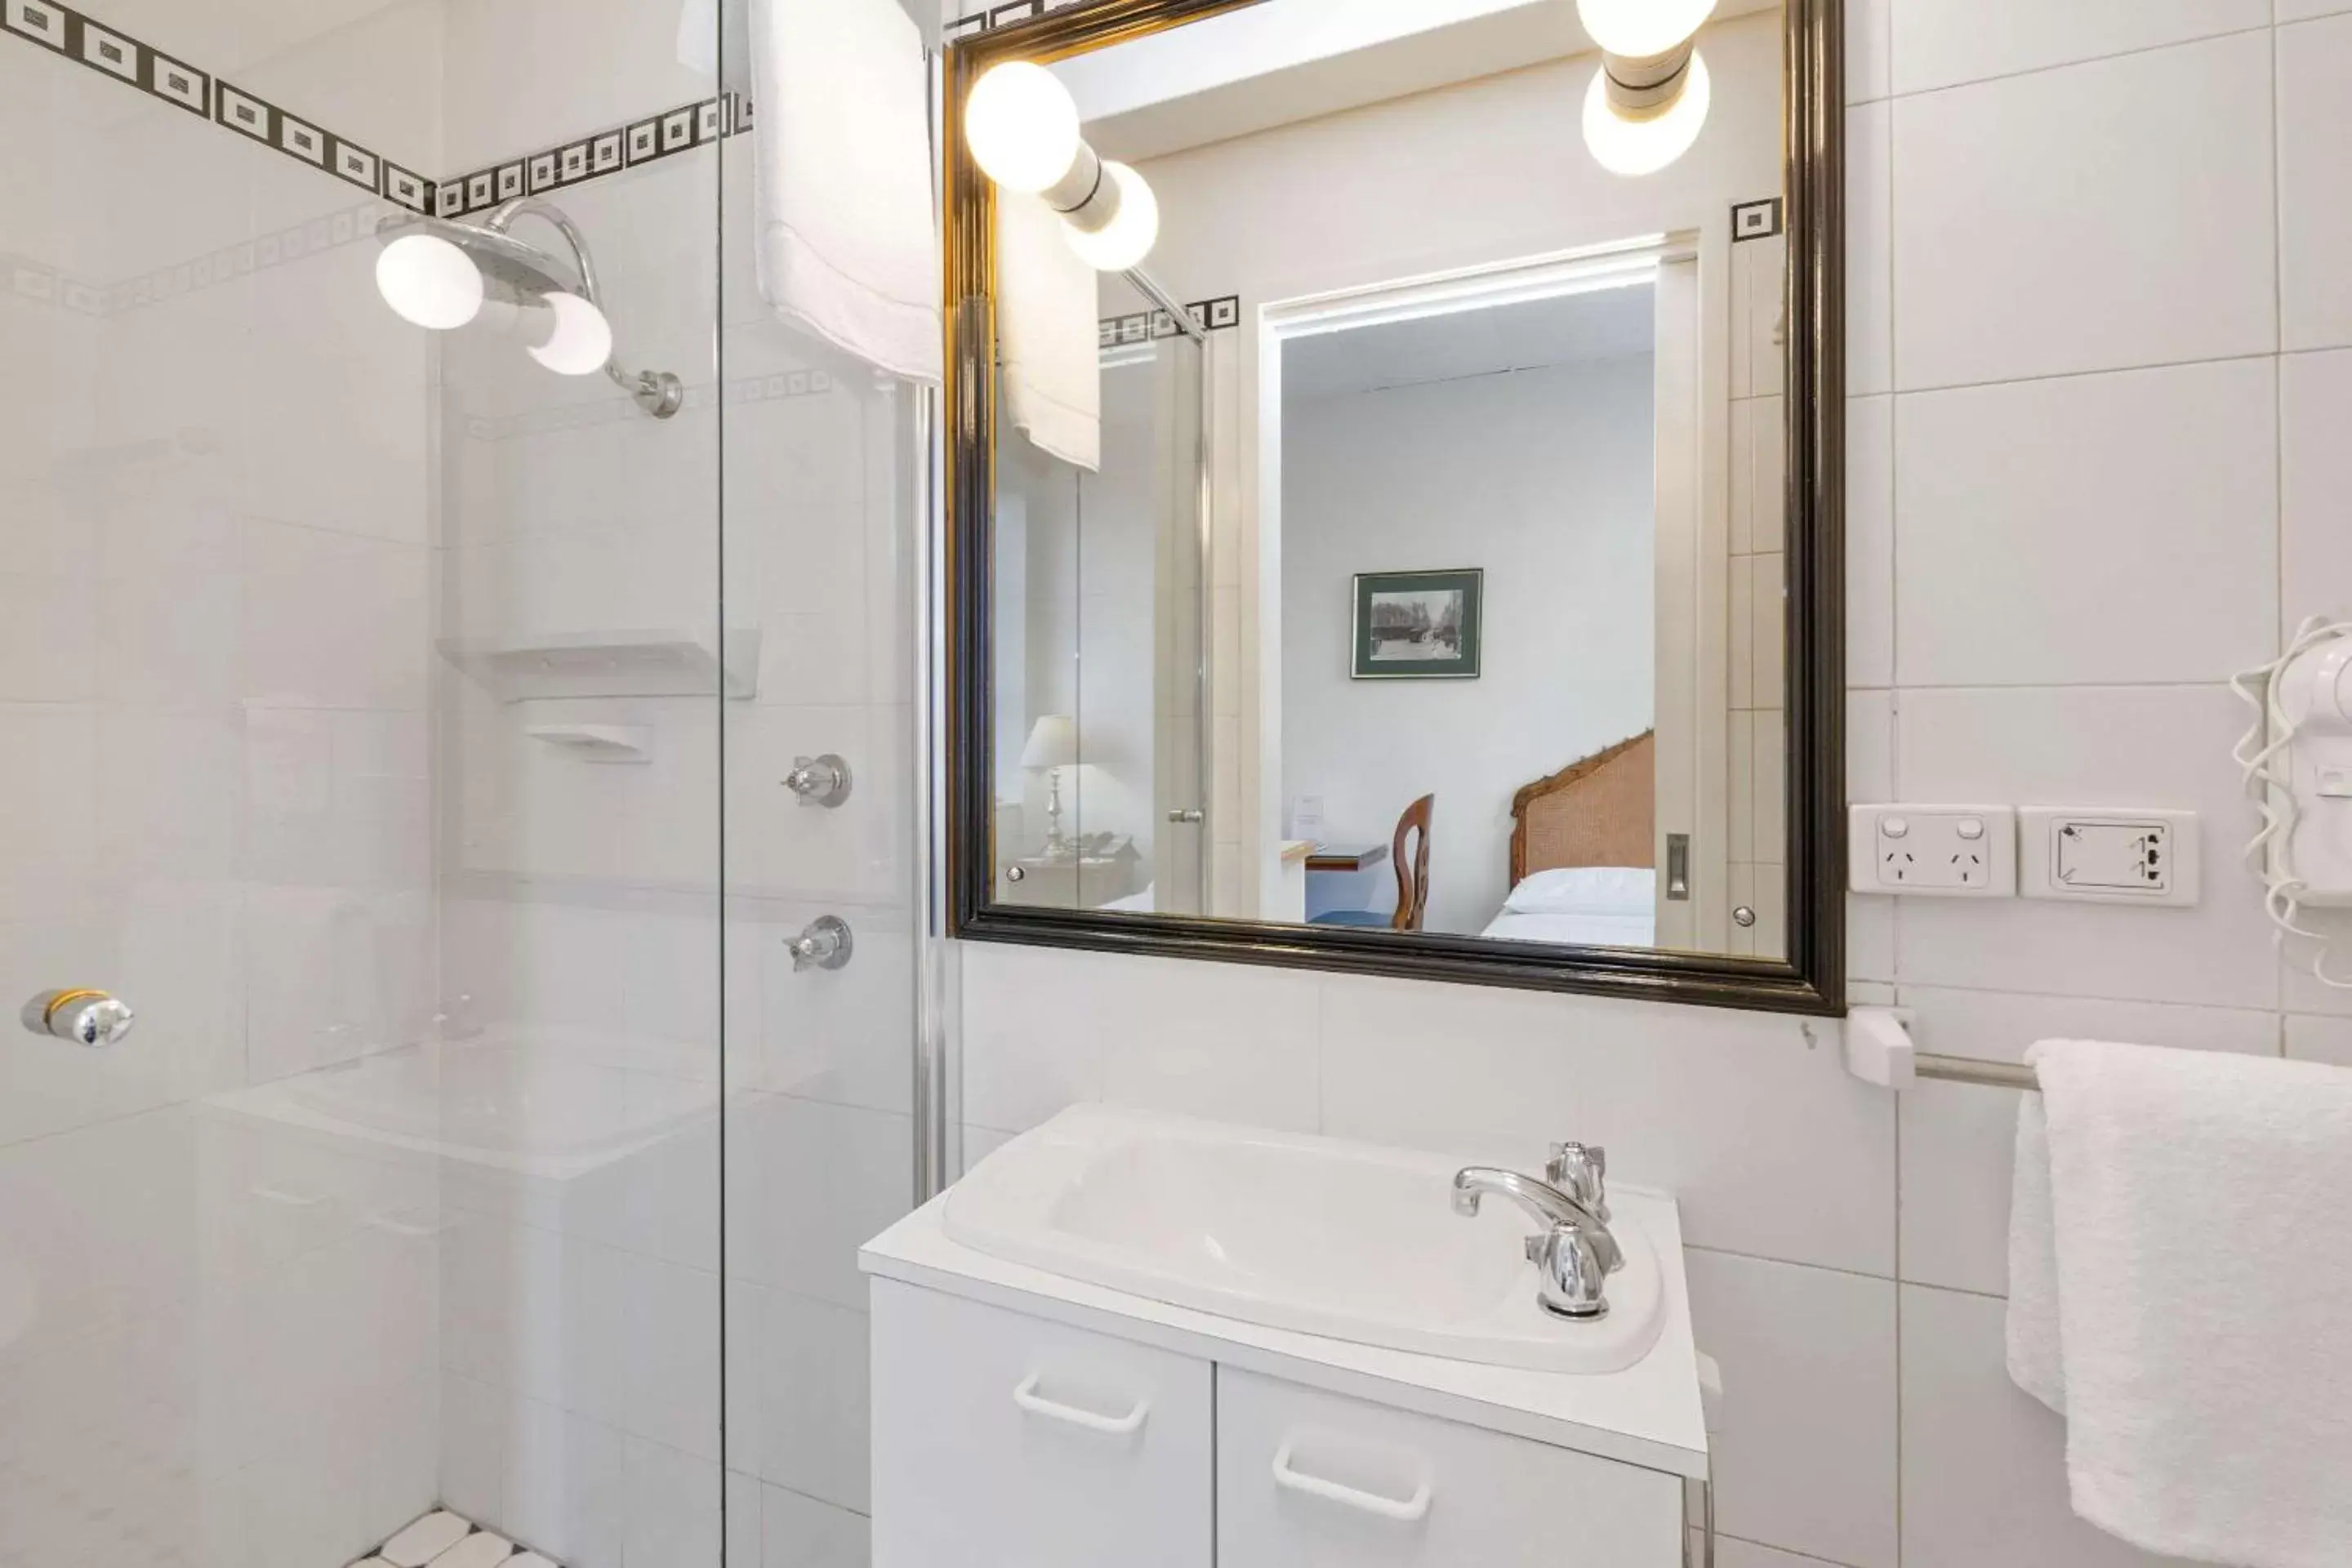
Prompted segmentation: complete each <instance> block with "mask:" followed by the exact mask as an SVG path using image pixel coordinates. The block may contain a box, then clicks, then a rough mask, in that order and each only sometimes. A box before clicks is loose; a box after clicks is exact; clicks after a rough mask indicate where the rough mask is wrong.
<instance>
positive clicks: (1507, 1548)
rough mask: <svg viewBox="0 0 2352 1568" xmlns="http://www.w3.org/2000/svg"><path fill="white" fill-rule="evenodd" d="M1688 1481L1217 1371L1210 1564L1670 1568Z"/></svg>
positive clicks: (1676, 1555)
mask: <svg viewBox="0 0 2352 1568" xmlns="http://www.w3.org/2000/svg"><path fill="white" fill-rule="evenodd" d="M1682 1520H1683V1506H1682V1483H1681V1482H1680V1481H1678V1480H1676V1479H1675V1478H1673V1477H1671V1476H1666V1475H1662V1474H1659V1473H1658V1472H1656V1471H1654V1470H1644V1469H1639V1468H1634V1467H1633V1466H1630V1465H1621V1464H1616V1463H1612V1461H1610V1460H1607V1459H1596V1458H1592V1457H1591V1456H1590V1455H1586V1454H1578V1453H1573V1452H1571V1451H1570V1450H1569V1449H1566V1448H1555V1447H1550V1446H1549V1445H1548V1444H1543V1443H1537V1442H1531V1441H1529V1440H1528V1439H1527V1438H1524V1437H1511V1436H1503V1435H1502V1434H1499V1433H1495V1432H1486V1431H1482V1430H1480V1429H1478V1428H1476V1427H1473V1426H1461V1425H1459V1424H1457V1423H1455V1422H1452V1421H1441V1420H1438V1419H1436V1418H1434V1417H1433V1416H1427V1415H1414V1414H1412V1413H1410V1412H1407V1411H1402V1410H1392V1409H1389V1408H1387V1407H1385V1406H1381V1405H1367V1404H1365V1403H1363V1402H1362V1401H1360V1400H1355V1399H1347V1398H1343V1397H1341V1396H1340V1395H1338V1394H1325V1393H1321V1392H1319V1391H1318V1390H1315V1389H1308V1388H1301V1387H1299V1386H1297V1384H1287V1383H1280V1382H1277V1381H1276V1380H1274V1379H1272V1378H1268V1377H1261V1376H1259V1375H1257V1374H1255V1373H1246V1372H1236V1371H1234V1369H1232V1368H1231V1367H1220V1368H1219V1369H1218V1371H1217V1563H1218V1568H1391V1565H1398V1568H1401V1565H1403V1564H1412V1565H1414V1568H1424V1565H1425V1568H1438V1565H1440V1564H1443V1565H1444V1568H1464V1565H1465V1564H1472V1563H1475V1564H1476V1565H1477V1568H1559V1564H1561V1563H1591V1564H1593V1565H1595V1568H1600V1565H1602V1564H1605V1565H1606V1568H1679V1565H1680V1564H1681V1563H1682V1560H1683V1555H1682Z"/></svg>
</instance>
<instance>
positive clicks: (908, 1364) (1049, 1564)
mask: <svg viewBox="0 0 2352 1568" xmlns="http://www.w3.org/2000/svg"><path fill="white" fill-rule="evenodd" d="M873 1304H874V1445H873V1455H874V1564H875V1568H1106V1565H1107V1564H1111V1563H1117V1564H1120V1565H1121V1568H1209V1564H1210V1562H1211V1553H1212V1551H1213V1541H1212V1528H1213V1527H1212V1523H1211V1521H1212V1520H1213V1518H1214V1509H1213V1500H1214V1494H1213V1486H1214V1484H1215V1478H1214V1472H1213V1460H1212V1458H1211V1447H1210V1446H1211V1443H1212V1441H1213V1436H1214V1433H1213V1421H1212V1416H1211V1409H1212V1402H1211V1392H1210V1391H1211V1386H1212V1383H1213V1376H1214V1373H1213V1369H1212V1367H1211V1366H1210V1364H1209V1363H1207V1362H1202V1361H1194V1360H1192V1359H1190V1358H1189V1357H1185V1356H1181V1355H1175V1354H1172V1353H1171V1352H1166V1351H1161V1350H1155V1349H1152V1348H1150V1347H1149V1346H1145V1345H1135V1344H1129V1343H1127V1342H1124V1341H1120V1340H1114V1339H1108V1338H1105V1337H1104V1336H1103V1335H1100V1334H1091V1333H1087V1332H1086V1331H1082V1330H1078V1329H1071V1328H1066V1327H1064V1326H1062V1325H1061V1324H1058V1323H1050V1322H1046V1321H1043V1320H1041V1319H1037V1318H1028V1317H1023V1316H1021V1315H1019V1314H1017V1313H1013V1312H1007V1311H1003V1310H998V1309H997V1308H994V1307H988V1306H982V1304H980V1303H979V1302H976V1301H968V1300H963V1299H961V1298H960V1297H955V1296H948V1295H943V1294H941V1293H940V1292H938V1291H934V1290H925V1289H919V1288H917V1287H914V1286H910V1285H905V1284H901V1283H899V1282H898V1281H895V1280H888V1279H877V1280H875V1281H874V1284H873Z"/></svg>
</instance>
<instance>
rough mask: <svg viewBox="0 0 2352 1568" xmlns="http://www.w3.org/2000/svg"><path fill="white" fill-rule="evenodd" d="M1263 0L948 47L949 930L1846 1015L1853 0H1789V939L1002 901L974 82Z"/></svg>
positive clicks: (1124, 1)
mask: <svg viewBox="0 0 2352 1568" xmlns="http://www.w3.org/2000/svg"><path fill="white" fill-rule="evenodd" d="M1258 3H1260V0H1095V3H1094V4H1081V5H1072V6H1068V7H1066V8H1064V9H1062V10H1059V11H1055V12H1050V13H1048V14H1046V15H1045V16H1039V17H1036V18H1034V19H1033V20H1030V21H1026V22H1022V23H1017V24H1014V25H1012V26H1005V27H1000V28H997V29H993V30H992V31H989V32H985V33H982V34H980V35H979V36H977V37H970V38H966V39H962V40H960V41H958V42H956V43H953V44H951V45H950V47H948V48H947V50H946V82H945V94H944V96H945V100H946V101H945V104H944V106H943V108H944V119H943V130H944V132H945V135H944V138H943V145H944V146H945V148H946V149H947V152H946V163H947V167H946V171H945V187H944V188H945V211H946V223H945V228H946V247H947V257H946V261H947V298H948V299H949V300H951V301H957V302H958V303H956V304H955V305H954V306H953V307H952V308H951V309H950V312H949V319H948V335H949V343H948V351H949V352H948V368H947V384H946V388H945V392H944V407H945V408H946V410H948V412H949V422H950V430H949V439H948V443H947V454H946V461H947V475H946V485H945V495H946V500H947V508H948V511H947V534H946V542H945V559H944V566H945V578H946V603H947V605H948V611H949V615H950V636H949V637H947V639H946V642H947V646H946V648H945V650H944V652H945V665H946V671H945V673H946V692H947V694H948V697H949V702H950V708H949V712H948V714H947V745H946V756H945V760H946V766H947V775H946V776H947V793H948V814H947V815H948V822H947V846H946V852H947V861H948V875H949V889H948V907H947V920H946V934H947V935H948V936H950V937H952V938H956V939H959V940H962V941H968V942H1014V943H1020V944H1024V945H1028V946H1037V947H1068V948H1083V949H1090V950H1094V951H1097V952H1127V953H1137V954H1146V955H1151V956H1158V957H1167V958H1189V959H1200V960H1209V961H1213V962H1218V963H1255V964H1263V965H1268V966H1273V967H1279V968H1289V969H1317V970H1328V971H1333V972H1337V973H1355V974H1373V975H1384V976H1389V977H1392V978H1400V979H1411V980H1430V981H1441V982H1450V983H1453V984H1467V985H1500V986H1510V987H1517V988H1519V989H1523V990H1537V991H1560V992H1572V993H1579V994H1587V995H1596V996H1616V997H1625V998H1645V999H1649V1000H1653V1001H1660V1002H1676V1003H1683V1004H1687V1005H1697V1006H1710V1007H1739V1008H1750V1009H1758V1010H1762V1011H1768V1012H1780V1013H1795V1014H1806V1015H1813V1016H1830V1017H1834V1016H1843V1013H1844V1012H1845V1010H1846V998H1845V915H1846V910H1845V885H1846V839H1845V829H1844V817H1845V703H1846V690H1845V325H1844V324H1845V205H1844V189H1845V168H1844V164H1845V147H1844V139H1843V125H1844V116H1843V102H1844V96H1845V71H1844V56H1843V41H1844V17H1843V11H1844V0H1785V6H1786V11H1785V16H1786V26H1785V30H1784V33H1783V39H1782V63H1783V72H1784V79H1785V81H1786V83H1787V92H1786V109H1785V110H1784V112H1783V119H1782V127H1781V142H1782V151H1783V155H1784V160H1785V163H1786V165H1787V177H1786V200H1787V209H1788V211H1787V231H1788V235H1789V304H1790V312H1789V315H1790V332H1789V353H1788V354H1787V356H1786V394H1787V401H1786V405H1785V406H1786V407H1787V409H1788V411H1789V463H1788V480H1787V483H1788V491H1787V505H1788V518H1789V529H1788V540H1789V545H1788V568H1787V569H1788V574H1789V581H1788V586H1787V592H1788V656H1789V657H1788V666H1787V668H1788V681H1789V686H1788V692H1787V705H1788V744H1789V758H1788V767H1789V793H1788V800H1789V822H1788V899H1789V909H1788V920H1787V925H1788V946H1789V955H1788V957H1787V959H1786V960H1784V961H1780V962H1774V961H1769V960H1764V959H1743V958H1736V957H1731V956H1727V955H1717V954H1706V953H1689V952H1664V951H1657V950H1648V949H1638V950H1637V949H1628V948H1570V947H1553V946H1548V945H1536V944H1529V946H1528V951H1527V952H1507V951H1505V950H1504V947H1503V944H1499V943H1496V942H1489V941H1486V940H1484V939H1481V938H1478V937H1470V936H1457V935H1449V934H1444V933H1439V932H1410V933H1406V932H1394V931H1378V930H1364V929H1360V928H1357V929H1350V928H1346V927H1328V928H1327V927H1315V926H1277V925H1253V924H1250V923H1248V922H1245V921H1227V920H1218V919H1211V918H1207V917H1201V916H1192V915H1156V914H1155V915H1144V914H1122V915H1118V916H1104V915H1101V914H1097V913H1095V912H1093V911H1090V910H1054V909H1039V908H1031V907H1027V906H1018V905H1009V904H999V903H995V902H993V901H992V900H991V899H990V897H989V895H990V893H991V891H992V888H993V886H994V882H995V873H994V866H993V856H992V852H991V851H992V844H991V838H990V836H991V834H992V831H993V820H994V799H993V796H994V790H993V787H992V778H993V768H992V765H991V763H990V759H991V757H992V749H991V748H992V743H993V735H992V714H993V711H994V705H993V703H992V700H991V696H992V692H991V688H990V685H989V668H988V653H989V649H990V647H992V640H991V634H992V625H991V622H992V609H993V605H992V595H991V587H992V584H991V582H990V572H991V566H990V563H991V560H992V552H991V550H990V542H991V538H992V527H993V511H994V505H995V458H994V454H995V449H996V426H995V408H994V397H993V395H992V381H991V375H990V370H991V367H992V365H993V364H994V363H995V353H994V348H995V322H994V320H993V315H992V309H991V302H992V300H993V299H994V298H995V262H996V258H995V245H994V238H993V237H994V233H995V194H994V190H993V188H992V186H991V185H990V184H989V183H988V181H987V180H986V179H985V178H983V177H982V175H981V174H980V172H979V170H978V169H977V168H976V167H975V166H974V165H973V163H972V162H971V155H970V154H969V153H967V152H966V151H965V149H964V145H963V133H962V123H961V121H962V104H963V100H964V98H965V95H966V94H967V93H968V92H969V91H970V89H971V83H972V82H973V81H974V80H975V79H977V78H978V77H979V75H980V73H981V72H982V71H984V70H986V69H987V68H989V67H990V66H992V65H994V64H996V63H997V62H998V61H1000V60H1003V59H1006V58H1028V59H1038V60H1053V59H1059V58H1065V57H1066V56H1069V55H1074V54H1081V53H1085V52H1087V51H1089V50H1093V49H1098V48H1103V47H1108V46H1109V45H1112V44H1116V43H1121V42H1125V41H1128V40H1129V39H1133V38H1139V37H1147V36H1149V35H1150V34H1153V33H1157V32H1160V31H1163V30H1165V29H1167V28H1170V27H1174V26H1181V25H1182V24H1184V23H1186V22H1192V21H1198V20H1200V19H1201V18H1202V17H1206V16H1217V15H1219V14H1221V13H1223V12H1226V11H1235V10H1240V9H1242V8H1243V7H1244V6H1247V5H1256V4H1258Z"/></svg>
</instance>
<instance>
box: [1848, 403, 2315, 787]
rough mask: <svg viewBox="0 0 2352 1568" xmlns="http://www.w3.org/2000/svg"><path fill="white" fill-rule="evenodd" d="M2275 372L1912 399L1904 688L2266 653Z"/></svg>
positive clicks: (1898, 424) (1899, 515)
mask: <svg viewBox="0 0 2352 1568" xmlns="http://www.w3.org/2000/svg"><path fill="white" fill-rule="evenodd" d="M2274 374H2275V372H2274V370H2273V363H2272V362H2271V361H2269V360H2266V359H2258V360H2237V361H2231V362H2227V363H2218V364H2200V365H2187V366H2178V367H2173V368H2168V369H2163V370H2144V371H2130V372H2125V373H2121V374H2112V375H2086V376H2069V377H2063V378H2061V379H2057V380H2049V381H2032V382H2016V383H2010V384H2004V385H2000V386H1982V387H1969V388H1966V389H1962V390H1958V391H1948V392H1936V393H1922V394H1918V395H1911V396H1904V397H1900V398H1898V399H1897V400H1896V406H1895V558H1896V559H1897V560H1898V561H1900V562H1901V563H1902V567H1901V571H1900V573H1899V574H1897V578H1896V583H1895V602H1896V603H1895V669H1896V671H1897V678H1898V679H1900V680H1901V681H1902V683H1903V684H1905V685H1906V686H1972V685H1977V686H2009V685H2019V686H2023V685H2048V686H2059V685H2082V684H2088V683H2091V682H2096V681H2118V682H2131V683H2135V684H2137V683H2147V682H2155V681H2215V682H2218V681H2222V680H2226V679H2229V678H2230V677H2231V675H2233V674H2235V673H2236V672H2237V671H2239V670H2241V669H2243V668H2246V667H2247V666H2248V665H2250V664H2252V663H2255V662H2258V661H2259V660H2260V659H2262V658H2266V657H2268V655H2267V650H2268V649H2269V647H2270V646H2271V642H2272V639H2273V635H2274V634H2273V623H2274V617H2275V615H2276V607H2277V601H2278V576H2277V573H2278V564H2277V534H2278V526H2277V519H2278V504H2277V494H2278V490H2277V472H2278V429H2277V419H2276V397H2275V393H2274V390H2273V375H2274ZM1905 787H1906V789H1907V788H1909V787H1911V784H1910V781H1908V780H1907V779H1906V781H1905ZM1999 798H2001V799H2008V798H2010V797H2008V796H2005V795H2004V796H2000V797H1999Z"/></svg>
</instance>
